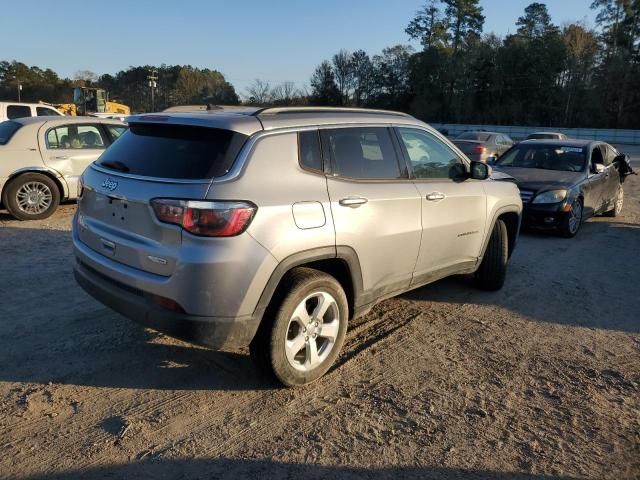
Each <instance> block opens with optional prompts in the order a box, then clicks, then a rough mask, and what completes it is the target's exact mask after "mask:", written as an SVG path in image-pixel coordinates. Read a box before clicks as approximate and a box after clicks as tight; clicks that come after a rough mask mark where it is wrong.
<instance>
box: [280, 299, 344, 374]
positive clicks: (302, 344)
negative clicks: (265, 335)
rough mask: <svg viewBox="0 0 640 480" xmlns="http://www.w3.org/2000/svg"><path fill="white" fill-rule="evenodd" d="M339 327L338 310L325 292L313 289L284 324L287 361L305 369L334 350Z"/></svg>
mask: <svg viewBox="0 0 640 480" xmlns="http://www.w3.org/2000/svg"><path fill="white" fill-rule="evenodd" d="M339 330H340V309H339V308H338V303H337V302H336V299H335V298H333V296H331V295H330V294H329V293H327V292H315V293H312V294H310V295H308V296H307V297H306V298H305V299H304V300H302V302H300V303H299V304H298V306H297V307H296V309H295V310H294V311H293V314H292V315H291V319H290V320H289V325H288V326H287V338H286V339H285V352H286V355H287V360H288V361H289V364H290V365H291V366H292V367H293V368H295V369H296V370H300V371H303V372H308V371H310V370H313V369H314V368H316V367H317V366H318V365H320V364H321V363H322V362H324V360H325V359H326V358H327V357H328V356H329V354H330V353H331V350H333V347H334V345H335V344H336V340H337V338H338V332H339Z"/></svg>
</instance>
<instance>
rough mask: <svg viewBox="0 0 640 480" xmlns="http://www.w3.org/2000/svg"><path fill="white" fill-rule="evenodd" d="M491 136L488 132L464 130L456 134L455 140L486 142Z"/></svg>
mask: <svg viewBox="0 0 640 480" xmlns="http://www.w3.org/2000/svg"><path fill="white" fill-rule="evenodd" d="M490 136H491V134H490V133H482V132H464V133H461V134H460V135H458V137H457V138H456V140H476V141H480V142H486V141H487V140H489V137H490Z"/></svg>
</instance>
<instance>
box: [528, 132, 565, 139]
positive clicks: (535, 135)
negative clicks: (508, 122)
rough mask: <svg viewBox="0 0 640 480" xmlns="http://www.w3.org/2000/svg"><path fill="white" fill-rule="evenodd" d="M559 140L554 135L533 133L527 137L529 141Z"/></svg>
mask: <svg viewBox="0 0 640 480" xmlns="http://www.w3.org/2000/svg"><path fill="white" fill-rule="evenodd" d="M556 138H558V136H557V135H554V134H553V133H532V134H531V135H529V136H528V137H527V140H554V139H556Z"/></svg>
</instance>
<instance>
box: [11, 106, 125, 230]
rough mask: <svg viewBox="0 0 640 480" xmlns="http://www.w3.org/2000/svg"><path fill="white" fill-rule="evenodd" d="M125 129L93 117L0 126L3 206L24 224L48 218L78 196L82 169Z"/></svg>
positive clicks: (22, 120) (34, 119)
mask: <svg viewBox="0 0 640 480" xmlns="http://www.w3.org/2000/svg"><path fill="white" fill-rule="evenodd" d="M126 129H127V126H126V125H125V124H124V123H122V122H119V121H115V120H100V119H97V118H93V117H64V116H56V117H26V118H16V119H13V120H7V121H5V122H2V123H0V191H1V192H2V197H1V198H2V205H3V206H4V207H5V208H6V209H7V210H8V211H9V213H11V215H13V216H14V217H16V218H18V219H21V220H37V219H42V218H47V217H49V216H50V215H52V214H53V212H55V210H56V208H57V206H58V203H59V202H60V201H61V200H68V199H74V198H76V192H77V183H78V178H79V177H80V175H81V174H82V171H83V170H84V169H85V168H86V167H87V166H88V165H89V164H90V163H91V162H93V161H94V160H96V159H97V158H98V157H99V156H100V154H102V152H103V151H104V150H105V148H107V147H108V146H109V145H110V144H111V143H112V142H113V141H114V140H115V139H116V138H118V137H119V136H120V135H121V134H122V133H123V132H124V131H125V130H126Z"/></svg>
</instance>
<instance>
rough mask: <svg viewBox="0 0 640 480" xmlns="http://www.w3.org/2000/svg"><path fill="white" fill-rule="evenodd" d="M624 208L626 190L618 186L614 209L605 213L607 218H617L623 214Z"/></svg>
mask: <svg viewBox="0 0 640 480" xmlns="http://www.w3.org/2000/svg"><path fill="white" fill-rule="evenodd" d="M623 206H624V188H622V185H618V193H616V199H615V203H614V204H613V208H612V209H611V210H609V211H608V212H604V216H605V217H617V216H618V215H620V214H621V213H622V207H623Z"/></svg>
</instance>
